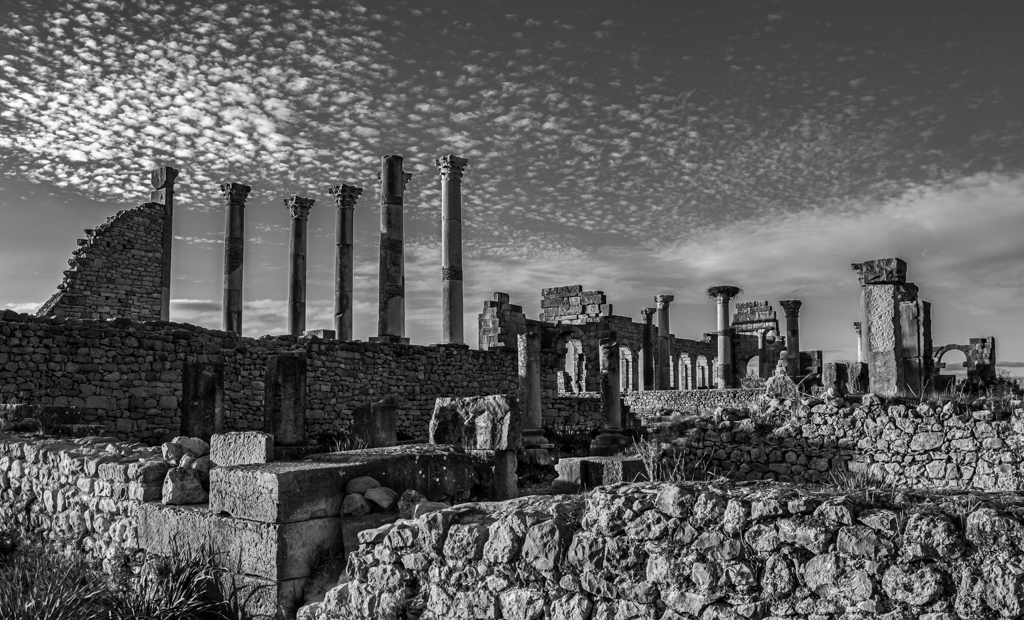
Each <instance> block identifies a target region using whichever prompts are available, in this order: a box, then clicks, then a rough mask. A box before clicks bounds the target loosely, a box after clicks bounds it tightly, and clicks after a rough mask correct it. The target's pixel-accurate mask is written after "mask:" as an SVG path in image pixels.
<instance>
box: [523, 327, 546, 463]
mask: <svg viewBox="0 0 1024 620" xmlns="http://www.w3.org/2000/svg"><path fill="white" fill-rule="evenodd" d="M540 338H541V337H540V334H539V333H535V332H527V333H525V334H519V336H518V337H517V339H516V340H517V344H518V347H519V400H520V403H521V404H522V408H523V448H524V449H525V450H527V455H528V457H529V458H530V459H531V460H532V461H534V462H537V463H541V464H546V463H550V462H551V457H550V454H549V453H548V452H547V450H548V449H550V448H552V447H553V446H552V445H551V444H550V443H548V441H547V439H546V438H545V437H544V405H543V403H542V402H541V384H540ZM540 452H543V454H541V453H540Z"/></svg>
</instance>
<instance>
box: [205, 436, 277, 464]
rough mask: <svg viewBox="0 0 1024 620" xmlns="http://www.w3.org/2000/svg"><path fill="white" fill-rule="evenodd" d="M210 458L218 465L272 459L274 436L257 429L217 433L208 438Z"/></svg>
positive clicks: (269, 460) (255, 462)
mask: <svg viewBox="0 0 1024 620" xmlns="http://www.w3.org/2000/svg"><path fill="white" fill-rule="evenodd" d="M210 460H211V461H213V464H214V465H217V466H218V467H230V466H232V465H257V464H262V463H269V462H271V461H272V460H274V436H273V435H271V434H269V433H261V432H259V431H243V432H235V433H218V434H216V435H213V436H212V437H211V438H210Z"/></svg>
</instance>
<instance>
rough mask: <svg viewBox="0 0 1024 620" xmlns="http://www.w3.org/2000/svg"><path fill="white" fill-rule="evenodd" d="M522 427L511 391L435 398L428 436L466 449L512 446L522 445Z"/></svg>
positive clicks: (520, 415)
mask: <svg viewBox="0 0 1024 620" xmlns="http://www.w3.org/2000/svg"><path fill="white" fill-rule="evenodd" d="M522 429H523V414H522V413H521V411H520V408H519V400H518V399H517V398H516V397H515V396H514V395H512V394H499V395H494V396H473V397H466V398H438V399H437V401H436V402H435V404H434V413H433V415H432V416H431V418H430V427H429V430H428V438H429V441H430V443H432V444H447V445H457V446H462V447H463V448H465V449H467V450H515V449H517V448H521V447H522V440H523V438H522V433H523V431H522Z"/></svg>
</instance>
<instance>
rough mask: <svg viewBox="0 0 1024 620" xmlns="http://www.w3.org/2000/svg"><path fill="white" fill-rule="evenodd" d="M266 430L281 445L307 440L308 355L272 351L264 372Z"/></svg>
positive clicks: (296, 444) (298, 443) (276, 443)
mask: <svg viewBox="0 0 1024 620" xmlns="http://www.w3.org/2000/svg"><path fill="white" fill-rule="evenodd" d="M263 430H264V431H265V432H268V433H270V434H272V435H273V436H274V444H275V445H278V446H298V445H302V444H304V443H305V442H306V358H305V357H299V356H298V355H271V356H269V357H268V358H267V369H266V373H265V374H264V375H263Z"/></svg>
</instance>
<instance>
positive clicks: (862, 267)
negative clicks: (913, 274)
mask: <svg viewBox="0 0 1024 620" xmlns="http://www.w3.org/2000/svg"><path fill="white" fill-rule="evenodd" d="M853 269H854V271H856V272H857V275H858V277H859V278H860V281H861V284H902V283H903V282H906V281H907V263H906V261H904V260H903V259H900V258H876V259H874V260H868V261H864V262H863V263H854V264H853Z"/></svg>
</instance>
